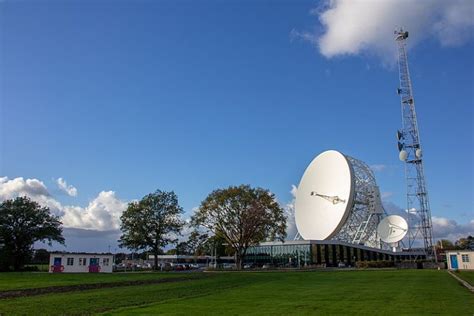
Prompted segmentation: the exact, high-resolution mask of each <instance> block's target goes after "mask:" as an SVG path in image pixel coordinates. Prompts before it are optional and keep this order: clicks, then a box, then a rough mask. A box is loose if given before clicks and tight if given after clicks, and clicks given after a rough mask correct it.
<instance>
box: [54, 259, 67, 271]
mask: <svg viewBox="0 0 474 316" xmlns="http://www.w3.org/2000/svg"><path fill="white" fill-rule="evenodd" d="M61 262H62V258H61V257H54V260H53V266H52V267H51V269H52V270H53V272H63V270H64V267H63V265H62V264H61Z"/></svg>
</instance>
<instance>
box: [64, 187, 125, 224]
mask: <svg viewBox="0 0 474 316" xmlns="http://www.w3.org/2000/svg"><path fill="white" fill-rule="evenodd" d="M127 205H128V204H127V203H126V202H124V201H122V200H120V199H118V198H117V197H116V195H115V192H113V191H102V192H100V193H99V195H98V196H97V197H96V198H95V199H93V200H92V201H91V202H90V203H89V205H87V207H80V206H64V208H63V210H64V216H63V217H62V218H61V219H62V222H63V224H64V226H66V227H75V228H85V229H95V230H113V229H118V228H120V216H121V215H122V213H123V212H124V211H125V210H126V209H127Z"/></svg>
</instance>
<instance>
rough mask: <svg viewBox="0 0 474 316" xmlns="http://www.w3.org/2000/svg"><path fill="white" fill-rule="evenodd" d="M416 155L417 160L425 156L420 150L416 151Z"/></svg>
mask: <svg viewBox="0 0 474 316" xmlns="http://www.w3.org/2000/svg"><path fill="white" fill-rule="evenodd" d="M415 155H416V158H418V159H419V158H421V156H422V155H423V153H422V152H421V149H420V148H418V149H417V150H416V151H415Z"/></svg>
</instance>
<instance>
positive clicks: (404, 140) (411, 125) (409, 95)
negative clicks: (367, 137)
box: [395, 28, 436, 260]
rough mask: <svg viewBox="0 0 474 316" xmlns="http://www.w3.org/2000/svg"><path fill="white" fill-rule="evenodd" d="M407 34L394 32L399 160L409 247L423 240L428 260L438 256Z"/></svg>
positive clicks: (405, 32) (399, 31)
mask: <svg viewBox="0 0 474 316" xmlns="http://www.w3.org/2000/svg"><path fill="white" fill-rule="evenodd" d="M407 38H408V32H407V31H404V30H403V29H402V28H400V30H396V31H395V41H396V42H397V45H398V70H399V77H400V87H399V88H398V90H397V92H398V95H400V101H401V110H402V129H401V130H399V131H397V139H398V150H399V158H400V160H401V161H403V162H405V175H406V183H407V213H408V222H409V226H410V227H409V228H410V229H409V230H408V247H409V249H413V248H416V245H415V242H416V241H417V240H421V241H422V243H423V248H424V251H425V253H426V257H427V258H428V257H430V256H434V258H435V260H436V253H435V251H434V245H433V228H432V224H431V211H430V203H429V199H428V192H427V190H426V182H425V175H424V170H423V158H422V151H421V144H420V135H419V132H418V122H417V119H416V111H415V101H414V98H413V90H412V84H411V79H410V73H409V71H408V59H407V53H406V40H407Z"/></svg>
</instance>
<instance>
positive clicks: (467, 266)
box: [446, 250, 474, 270]
mask: <svg viewBox="0 0 474 316" xmlns="http://www.w3.org/2000/svg"><path fill="white" fill-rule="evenodd" d="M446 261H447V262H448V269H449V270H474V251H472V250H449V251H446Z"/></svg>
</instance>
